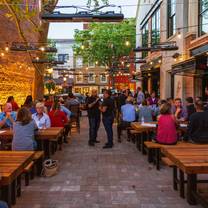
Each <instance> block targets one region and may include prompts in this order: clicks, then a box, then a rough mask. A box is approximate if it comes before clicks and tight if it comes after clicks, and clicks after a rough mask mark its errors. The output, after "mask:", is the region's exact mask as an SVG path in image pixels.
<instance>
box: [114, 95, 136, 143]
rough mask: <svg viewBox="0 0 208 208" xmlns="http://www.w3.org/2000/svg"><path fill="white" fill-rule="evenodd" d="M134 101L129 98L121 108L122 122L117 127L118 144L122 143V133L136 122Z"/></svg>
mask: <svg viewBox="0 0 208 208" xmlns="http://www.w3.org/2000/svg"><path fill="white" fill-rule="evenodd" d="M133 101H134V99H133V98H132V97H128V98H127V99H126V104H125V105H123V106H122V107H121V122H120V123H119V124H118V126H117V133H118V142H121V132H122V130H125V129H126V128H128V127H130V126H131V122H134V121H135V120H136V110H135V107H134V105H133Z"/></svg>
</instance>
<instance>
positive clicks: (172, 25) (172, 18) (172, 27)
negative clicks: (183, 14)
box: [167, 0, 176, 38]
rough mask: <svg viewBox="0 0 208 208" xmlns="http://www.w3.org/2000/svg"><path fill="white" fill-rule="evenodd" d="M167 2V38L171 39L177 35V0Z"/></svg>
mask: <svg viewBox="0 0 208 208" xmlns="http://www.w3.org/2000/svg"><path fill="white" fill-rule="evenodd" d="M167 1H168V4H167V38H170V37H171V36H173V35H175V34H176V0H167ZM173 1H174V2H173ZM173 6H174V7H173ZM173 8H174V9H173ZM173 11H174V12H173ZM172 12H173V13H172Z"/></svg>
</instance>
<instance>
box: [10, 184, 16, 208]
mask: <svg viewBox="0 0 208 208" xmlns="http://www.w3.org/2000/svg"><path fill="white" fill-rule="evenodd" d="M16 182H17V181H16V180H14V181H13V182H12V184H11V186H12V187H11V189H12V190H11V198H12V205H15V204H16V196H17V183H16Z"/></svg>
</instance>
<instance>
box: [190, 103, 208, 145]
mask: <svg viewBox="0 0 208 208" xmlns="http://www.w3.org/2000/svg"><path fill="white" fill-rule="evenodd" d="M195 106H196V113H193V114H192V115H191V116H190V121H189V124H188V131H187V136H188V140H190V141H192V142H194V143H208V111H204V104H203V102H202V101H197V102H196V103H195Z"/></svg>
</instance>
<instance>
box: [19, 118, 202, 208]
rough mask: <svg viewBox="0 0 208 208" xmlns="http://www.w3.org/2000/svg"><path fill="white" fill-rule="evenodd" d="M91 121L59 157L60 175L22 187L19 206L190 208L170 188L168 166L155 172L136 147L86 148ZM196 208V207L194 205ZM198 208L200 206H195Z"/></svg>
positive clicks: (50, 207)
mask: <svg viewBox="0 0 208 208" xmlns="http://www.w3.org/2000/svg"><path fill="white" fill-rule="evenodd" d="M87 128H88V123H87V120H86V118H84V120H82V127H81V133H80V135H79V134H74V135H73V139H72V143H71V144H68V145H65V146H64V148H63V151H59V152H57V153H56V155H55V158H56V159H58V160H59V161H60V172H59V174H58V175H57V176H55V177H52V178H35V179H34V180H33V181H31V184H30V186H28V187H23V192H22V196H21V197H20V198H19V199H18V200H17V205H16V206H15V208H188V207H191V206H189V205H188V204H187V203H186V201H185V200H184V199H181V198H180V197H179V195H178V192H176V191H173V189H172V172H171V170H170V169H169V168H163V169H162V170H161V171H156V170H155V168H152V166H150V165H149V164H148V163H147V158H146V156H142V155H141V153H140V152H138V151H137V150H136V148H135V145H133V144H131V143H129V142H126V141H124V142H123V143H122V144H117V143H115V147H114V148H113V149H112V150H103V149H102V146H103V144H104V143H105V133H104V130H103V127H101V129H100V131H99V140H100V141H101V144H98V145H96V147H95V148H93V147H88V145H87V140H88V129H87ZM192 207H193V206H192ZM194 207H196V208H198V207H199V206H194Z"/></svg>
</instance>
